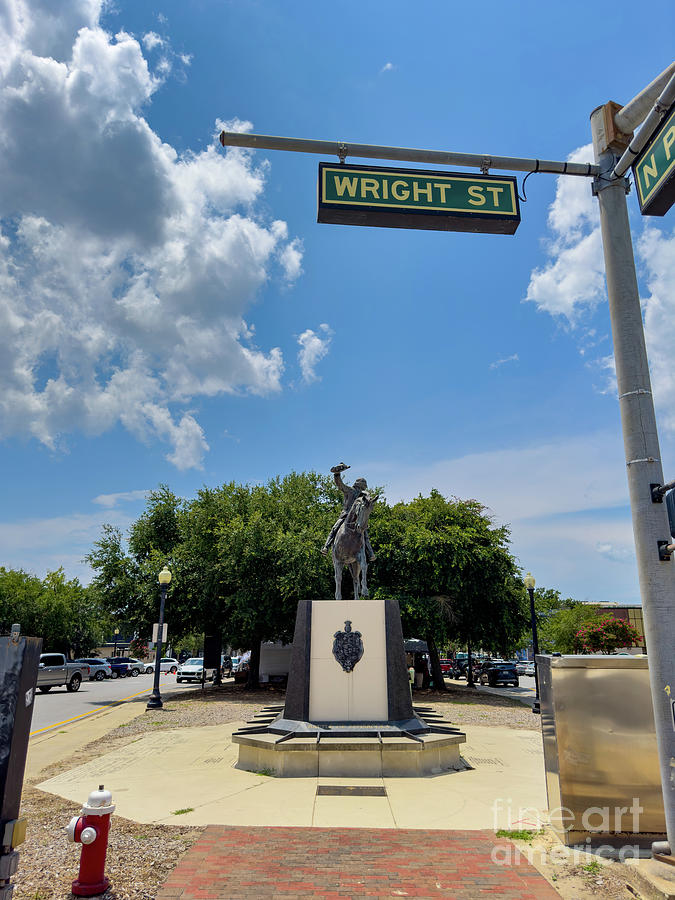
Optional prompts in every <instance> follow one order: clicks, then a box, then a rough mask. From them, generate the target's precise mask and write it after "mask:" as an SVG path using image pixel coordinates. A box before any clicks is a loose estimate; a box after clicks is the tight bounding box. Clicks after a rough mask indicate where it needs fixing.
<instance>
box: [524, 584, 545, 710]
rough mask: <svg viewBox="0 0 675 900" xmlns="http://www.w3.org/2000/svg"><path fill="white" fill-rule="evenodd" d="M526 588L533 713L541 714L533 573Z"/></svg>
mask: <svg viewBox="0 0 675 900" xmlns="http://www.w3.org/2000/svg"><path fill="white" fill-rule="evenodd" d="M524 580H525V587H526V588H527V593H528V594H529V595H530V624H531V625H532V655H533V656H534V694H535V696H534V703H533V704H532V712H533V713H537V714H539V713H540V712H541V709H540V707H539V672H538V671H537V654H538V653H539V638H538V637H537V614H536V612H535V610H534V586H535V584H536V582H535V580H534V576H533V575H532V572H528V573H527V575H526V576H525V579H524Z"/></svg>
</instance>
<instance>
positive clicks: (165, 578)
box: [146, 566, 171, 709]
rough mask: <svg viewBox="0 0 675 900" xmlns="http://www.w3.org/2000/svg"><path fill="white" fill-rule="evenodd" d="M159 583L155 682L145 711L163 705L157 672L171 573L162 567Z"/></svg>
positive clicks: (160, 658) (160, 660) (160, 656)
mask: <svg viewBox="0 0 675 900" xmlns="http://www.w3.org/2000/svg"><path fill="white" fill-rule="evenodd" d="M158 581H159V595H160V598H161V599H160V604H159V627H158V629H157V649H156V650H155V682H154V684H153V686H152V694H150V698H149V700H148V702H147V704H146V709H161V708H162V706H164V704H163V703H162V697H161V695H160V693H159V670H160V665H161V662H162V632H163V631H164V603H165V602H166V589H167V588H168V587H169V582H170V581H171V572H169V569H168V568H167V566H164V568H163V569H162V571H161V572H160V573H159V576H158Z"/></svg>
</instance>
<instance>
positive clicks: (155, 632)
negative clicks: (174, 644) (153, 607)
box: [152, 622, 168, 644]
mask: <svg viewBox="0 0 675 900" xmlns="http://www.w3.org/2000/svg"><path fill="white" fill-rule="evenodd" d="M167 627H168V626H167V623H166V622H164V623H163V625H162V643H163V644H165V643H166V633H167ZM158 636H159V622H155V624H154V625H153V626H152V643H153V644H156V643H157V638H158Z"/></svg>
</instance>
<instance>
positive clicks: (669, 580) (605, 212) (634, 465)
mask: <svg viewBox="0 0 675 900" xmlns="http://www.w3.org/2000/svg"><path fill="white" fill-rule="evenodd" d="M602 117H603V113H602V107H599V108H598V109H596V110H594V111H593V113H592V114H591V130H592V132H593V147H594V151H595V159H596V162H597V163H599V165H600V167H601V169H602V171H603V172H605V173H606V175H605V176H600V177H599V178H598V179H596V181H595V182H594V184H593V189H594V193H595V194H596V196H597V198H598V202H599V205H600V223H601V227H602V244H603V250H604V255H605V272H606V277H607V294H608V297H609V310H610V316H611V322H612V337H613V342H614V360H615V363H616V379H617V384H618V391H619V402H620V410H621V424H622V429H623V440H624V448H625V453H626V467H627V468H626V471H627V474H628V488H629V494H630V505H631V511H632V517H633V534H634V537H635V553H636V556H637V564H638V575H639V579H640V593H641V596H642V611H643V618H644V625H645V635H644V638H645V643H646V645H647V654H648V657H649V678H650V682H651V692H652V702H653V705H654V719H655V724H656V739H657V743H658V751H659V762H660V768H661V783H662V787H663V802H664V807H665V811H666V830H667V834H668V843H669V845H670V850H671V852H673V853H675V728H674V727H673V711H672V707H671V696H670V689H671V688H672V699H673V700H675V615H674V613H675V560H674V561H669V560H668V561H661V560H660V558H659V549H658V541H662V540H667V541H668V543H669V535H670V529H669V527H668V516H667V512H666V507H665V505H664V504H663V503H654V502H652V491H651V487H650V485H652V484H655V483H658V484H663V481H664V479H663V471H662V466H661V453H660V450H659V439H658V434H657V430H656V416H655V413H654V402H653V399H652V391H651V382H650V378H649V366H648V362H647V351H646V347H645V337H644V329H643V325H642V312H641V309H640V297H639V294H638V286H637V278H636V275H635V261H634V257H633V245H632V242H631V235H630V226H629V222H628V209H627V204H626V184H627V183H626V182H625V181H624V180H623V179H616V178H612V177H611V172H612V170H613V168H614V165H615V163H616V158H615V156H614V154H613V153H612V152H609V151H607V149H606V148H605V147H604V146H603V145H602V140H603V125H602Z"/></svg>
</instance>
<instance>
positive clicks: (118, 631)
mask: <svg viewBox="0 0 675 900" xmlns="http://www.w3.org/2000/svg"><path fill="white" fill-rule="evenodd" d="M119 633H120V630H119V628H116V629H115V632H114V634H115V648H114V650H113V656H117V635H118V634H119Z"/></svg>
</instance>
